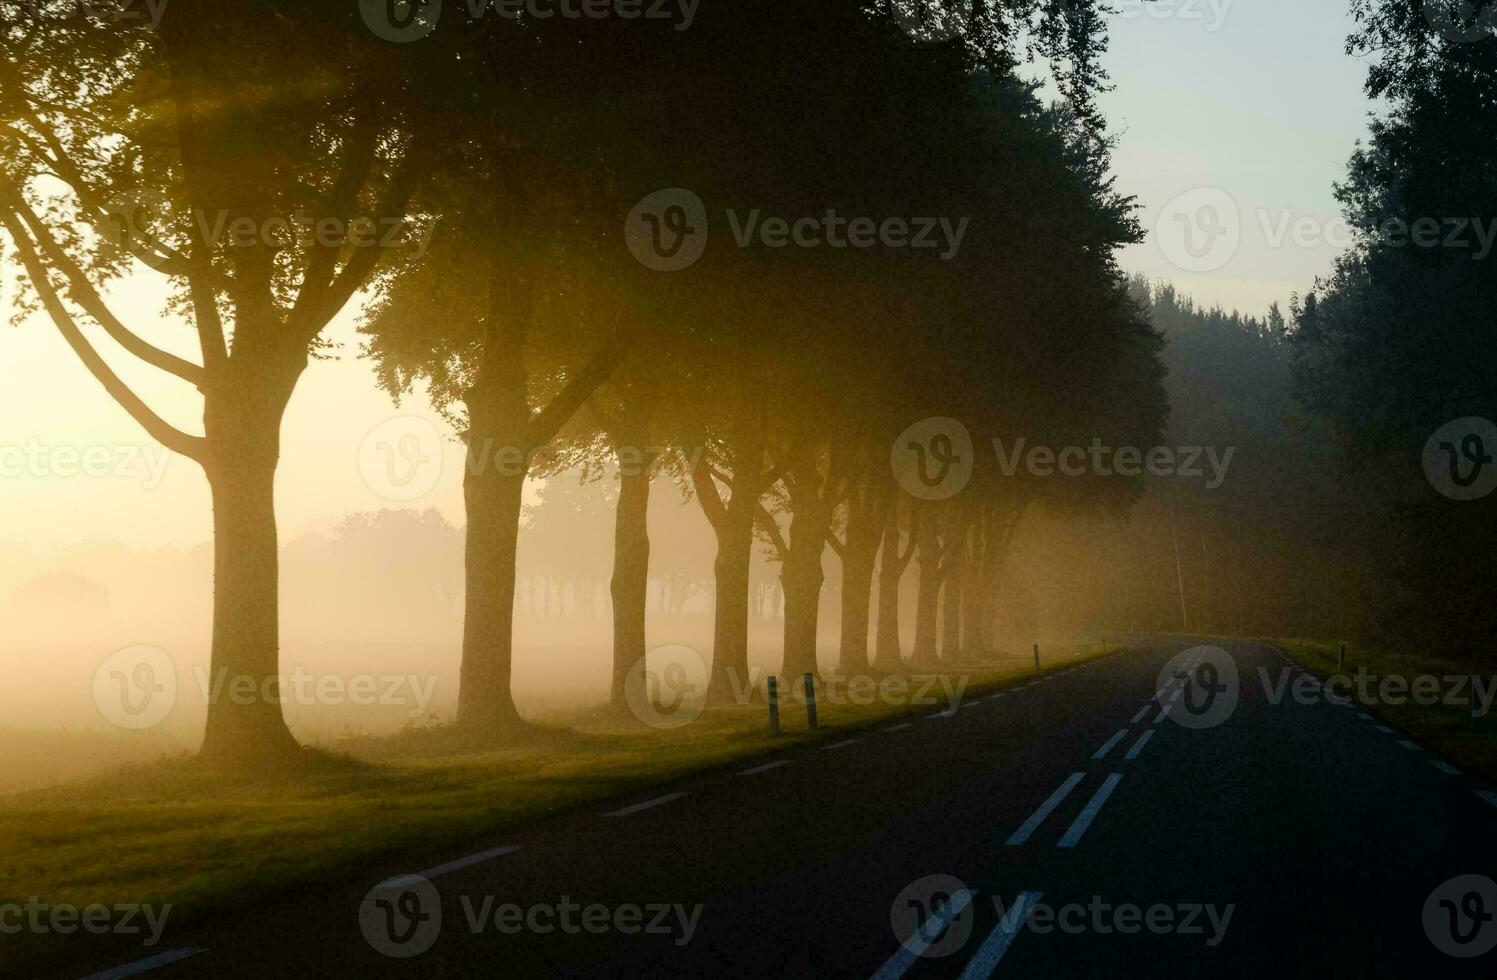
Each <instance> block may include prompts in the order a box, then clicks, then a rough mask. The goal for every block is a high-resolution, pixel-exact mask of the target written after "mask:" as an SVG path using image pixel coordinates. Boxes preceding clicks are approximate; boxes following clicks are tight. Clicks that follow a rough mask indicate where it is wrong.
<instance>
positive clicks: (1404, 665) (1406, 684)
mask: <svg viewBox="0 0 1497 980" xmlns="http://www.w3.org/2000/svg"><path fill="white" fill-rule="evenodd" d="M1263 642H1265V643H1272V644H1273V645H1274V646H1277V647H1278V648H1280V649H1281V650H1283V651H1284V652H1285V653H1287V654H1289V655H1290V656H1291V657H1293V658H1294V659H1295V660H1297V661H1299V663H1300V664H1301V665H1302V666H1303V667H1304V668H1305V669H1306V670H1308V671H1310V672H1311V673H1313V674H1315V675H1316V676H1318V677H1320V678H1321V679H1322V680H1323V681H1324V680H1329V679H1330V678H1332V677H1335V676H1337V675H1340V676H1342V677H1344V678H1346V680H1345V681H1342V682H1339V683H1338V684H1337V685H1336V688H1335V692H1336V693H1337V694H1349V695H1350V696H1351V697H1352V698H1353V699H1354V700H1356V701H1357V702H1358V703H1360V704H1362V705H1363V707H1364V708H1365V709H1366V710H1367V711H1368V712H1370V713H1372V714H1376V715H1379V716H1380V717H1382V718H1384V719H1385V720H1387V722H1388V723H1389V724H1390V725H1394V726H1396V727H1398V728H1400V729H1402V730H1403V731H1405V732H1408V733H1409V734H1410V735H1411V736H1413V737H1414V739H1415V740H1417V741H1418V742H1419V743H1420V744H1422V745H1424V746H1426V747H1428V748H1430V749H1431V750H1433V751H1435V752H1438V753H1440V754H1441V755H1443V756H1445V757H1446V758H1448V759H1449V760H1450V761H1451V762H1453V763H1454V764H1455V765H1456V766H1457V767H1458V768H1461V769H1464V770H1468V771H1470V772H1474V773H1479V774H1481V775H1482V776H1485V777H1486V778H1487V779H1490V780H1494V781H1497V714H1494V713H1490V712H1483V708H1482V703H1481V697H1480V695H1479V693H1477V692H1476V690H1475V687H1474V685H1473V684H1472V683H1471V678H1472V677H1479V678H1480V679H1481V683H1482V684H1483V685H1497V675H1492V674H1485V675H1482V674H1481V673H1480V672H1479V670H1478V669H1477V667H1476V666H1475V665H1473V664H1471V663H1469V662H1459V661H1455V660H1449V659H1442V658H1439V657H1433V656H1429V655H1425V654H1411V653H1402V652H1384V651H1377V650H1362V649H1356V648H1353V647H1352V646H1350V645H1348V647H1347V652H1346V660H1345V663H1344V664H1343V665H1342V666H1341V667H1340V668H1339V669H1338V668H1337V666H1336V657H1337V654H1338V652H1339V647H1340V644H1339V643H1327V642H1323V641H1318V640H1303V639H1289V638H1284V637H1266V638H1264V640H1263ZM1359 672H1360V673H1359ZM1359 677H1365V678H1366V680H1365V683H1364V684H1363V685H1362V689H1363V690H1365V691H1366V692H1368V696H1365V697H1364V696H1359V689H1358V680H1359ZM1420 677H1434V678H1437V679H1439V680H1438V684H1437V685H1436V688H1435V694H1434V696H1435V697H1436V698H1438V703H1436V704H1418V703H1416V702H1415V701H1414V699H1413V698H1412V697H1411V696H1410V693H1411V685H1412V684H1413V683H1414V682H1415V678H1420ZM1449 677H1460V678H1463V679H1464V680H1463V682H1462V683H1461V684H1460V687H1461V688H1462V690H1460V691H1455V685H1453V684H1452V683H1450V682H1448V681H1446V680H1445V678H1449ZM1384 678H1401V679H1402V683H1401V684H1399V683H1397V682H1394V683H1392V684H1390V688H1389V690H1390V691H1391V692H1393V693H1391V694H1384V693H1382V692H1381V691H1380V688H1381V685H1382V683H1383V680H1384ZM1493 689H1497V688H1493ZM1426 690H1428V685H1426ZM1453 691H1455V696H1453V697H1447V696H1448V695H1451V694H1452V692H1453ZM1473 695H1475V697H1474V698H1473ZM1286 696H1292V694H1290V695H1286ZM1424 699H1425V700H1428V696H1426V697H1425V698H1424ZM1447 700H1450V701H1453V702H1455V703H1450V704H1447V703H1445V702H1446V701H1447ZM1400 702H1401V703H1400Z"/></svg>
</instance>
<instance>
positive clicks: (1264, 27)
mask: <svg viewBox="0 0 1497 980" xmlns="http://www.w3.org/2000/svg"><path fill="white" fill-rule="evenodd" d="M1112 2H1113V6H1114V7H1116V8H1117V12H1116V13H1114V14H1112V15H1111V16H1110V24H1111V36H1112V41H1111V51H1110V53H1109V55H1108V58H1107V60H1106V65H1107V67H1108V70H1109V72H1110V74H1111V76H1112V82H1113V84H1114V85H1115V89H1114V91H1112V92H1111V93H1109V94H1107V95H1106V96H1105V97H1104V99H1103V102H1102V106H1103V110H1104V113H1105V115H1106V117H1107V118H1108V120H1109V121H1110V123H1111V125H1112V128H1113V131H1114V132H1115V133H1116V134H1117V137H1118V145H1117V148H1116V151H1115V158H1114V163H1115V171H1116V174H1117V178H1118V187H1119V188H1120V189H1121V190H1122V191H1124V192H1125V193H1128V194H1131V195H1134V196H1135V197H1136V198H1137V200H1138V204H1139V205H1140V210H1139V217H1140V221H1141V223H1142V224H1143V226H1144V228H1145V229H1146V231H1147V232H1148V238H1147V239H1146V240H1145V241H1144V242H1143V243H1141V244H1138V245H1134V246H1130V247H1129V248H1128V249H1126V250H1125V251H1124V252H1123V254H1122V256H1121V261H1122V264H1123V266H1124V268H1126V269H1128V270H1129V271H1136V272H1141V273H1144V274H1145V275H1147V276H1149V277H1151V278H1157V279H1165V280H1170V281H1173V282H1175V283H1176V284H1178V285H1179V286H1180V287H1181V288H1182V289H1183V290H1184V291H1185V292H1188V293H1190V294H1192V295H1194V296H1195V298H1196V299H1197V300H1198V301H1200V302H1203V303H1205V304H1207V305H1211V304H1220V305H1222V306H1223V307H1227V308H1233V307H1236V308H1240V309H1242V310H1244V311H1245V312H1251V313H1261V312H1263V311H1265V310H1266V309H1267V307H1268V305H1269V304H1270V303H1271V302H1274V301H1275V300H1277V301H1280V302H1286V301H1287V300H1288V298H1289V296H1290V295H1291V294H1292V293H1295V292H1299V293H1303V292H1304V291H1305V290H1306V289H1307V287H1309V286H1310V285H1311V284H1312V282H1313V280H1314V279H1315V277H1316V276H1319V275H1324V274H1325V273H1326V272H1327V271H1329V269H1330V264H1331V261H1332V259H1333V258H1334V256H1335V254H1336V253H1337V252H1338V251H1339V250H1340V249H1341V248H1342V247H1343V246H1344V238H1345V228H1344V225H1342V224H1341V223H1340V221H1339V219H1338V213H1337V208H1336V204H1335V200H1334V198H1333V196H1332V194H1333V188H1332V184H1333V182H1334V181H1336V180H1338V179H1339V178H1340V177H1341V176H1342V174H1343V173H1344V171H1345V164H1346V160H1347V157H1348V155H1349V154H1350V153H1351V151H1352V149H1353V147H1354V145H1355V143H1356V140H1357V139H1358V138H1360V137H1362V136H1363V135H1364V134H1365V132H1366V115H1367V111H1368V107H1369V106H1368V103H1367V101H1366V99H1365V98H1364V97H1363V95H1362V92H1361V85H1362V80H1363V76H1364V72H1365V66H1364V65H1363V64H1361V63H1360V62H1359V61H1357V60H1355V59H1352V58H1350V57H1348V56H1347V55H1346V54H1345V50H1344V47H1345V38H1346V35H1347V34H1348V33H1349V32H1350V30H1351V26H1352V25H1351V22H1350V19H1349V17H1348V16H1347V15H1346V12H1345V0H1156V2H1152V3H1142V2H1140V0H1112ZM16 274H17V270H16V269H15V268H14V267H4V268H0V309H3V310H4V311H5V315H6V316H7V317H8V316H9V314H10V312H11V300H12V299H13V297H14V295H15V278H16ZM153 276H154V274H152V273H147V274H145V275H143V276H141V277H140V279H139V281H136V280H131V281H129V282H127V283H122V284H120V285H119V286H117V287H116V288H115V289H114V290H113V292H112V294H111V301H112V304H113V305H114V308H115V310H116V312H117V313H119V314H121V318H122V319H123V320H124V321H125V322H126V323H127V324H131V325H134V326H137V327H138V328H139V329H140V332H142V333H143V334H145V335H146V336H147V338H148V339H150V340H151V341H152V342H154V343H157V344H158V345H160V346H164V347H168V348H169V349H171V350H173V351H175V352H177V353H180V354H182V355H184V356H192V355H193V354H194V347H195V341H194V337H193V334H192V331H191V330H190V329H189V328H188V327H187V325H186V324H185V323H183V322H182V321H180V320H173V319H171V318H168V317H164V316H163V315H162V314H161V310H162V300H161V294H160V293H159V292H157V291H155V290H154V289H153V288H152V285H151V278H152V277H153ZM356 318H357V308H356V305H355V306H351V307H350V308H349V309H347V310H345V311H343V313H342V314H341V315H340V316H339V317H338V318H337V319H336V320H335V321H334V323H333V324H332V325H331V327H330V328H329V330H328V332H327V336H328V337H329V338H330V339H331V340H332V341H334V343H335V344H336V348H335V351H334V353H335V355H336V359H334V360H326V361H318V362H314V363H313V364H312V366H311V367H310V369H309V370H308V371H307V372H306V374H305V375H304V377H303V378H302V380H301V383H300V385H299V387H298V389H297V393H296V396H295V397H294V398H293V400H292V402H291V405H290V408H289V410H288V412H287V416H286V423H285V427H284V430H283V434H282V444H283V450H282V456H281V467H280V473H279V476H278V482H277V515H278V520H279V524H280V528H281V531H282V536H283V539H289V538H291V537H294V536H295V535H297V534H300V533H304V532H312V531H318V530H325V529H327V528H328V527H330V526H331V525H332V524H333V523H335V522H336V521H337V519H338V518H339V517H341V516H342V515H343V514H346V513H349V512H352V511H359V510H373V509H378V508H381V507H420V508H426V507H435V508H437V509H438V510H439V511H441V512H442V513H443V514H444V515H445V516H446V517H447V518H448V519H449V520H450V521H452V522H453V523H454V524H461V523H463V517H462V462H463V456H462V448H461V446H460V445H458V444H457V443H456V442H455V441H454V440H453V439H452V437H451V434H450V430H449V429H448V428H447V427H446V426H445V425H444V424H443V423H442V422H441V421H440V419H438V418H437V417H436V415H435V414H434V413H433V412H432V410H431V406H430V404H429V403H428V402H427V401H426V399H424V398H423V397H421V396H420V395H419V393H418V394H417V395H416V396H415V397H412V398H409V399H407V400H406V402H405V403H403V404H402V405H400V406H395V405H393V404H392V402H391V400H390V398H389V396H388V395H386V394H385V393H383V392H381V391H379V390H378V389H376V388H375V387H374V384H373V375H372V373H371V371H370V369H369V365H368V364H367V363H366V362H364V361H362V360H360V359H359V357H358V352H359V344H358V339H357V337H356V335H355V332H354V326H355V322H356ZM111 361H112V363H114V364H115V365H116V366H117V368H118V369H119V370H120V373H121V374H123V375H124V376H125V377H126V378H127V379H128V380H131V381H134V382H137V383H136V390H137V391H138V392H140V394H141V395H142V396H143V397H144V398H145V399H146V400H147V402H148V403H150V404H152V405H153V406H155V407H156V408H157V410H158V411H159V412H160V413H161V414H163V415H164V416H166V417H167V418H169V419H171V420H173V421H175V422H176V423H177V424H179V425H180V426H182V427H184V428H187V429H189V430H190V431H201V409H200V405H199V400H198V398H197V396H196V392H194V391H193V390H192V389H191V388H190V387H189V386H186V385H183V384H180V383H176V382H172V381H167V380H162V379H161V378H160V377H159V375H156V374H155V373H154V372H152V371H151V370H150V369H144V370H131V368H130V366H129V364H128V362H127V361H126V360H125V359H123V358H119V357H111ZM210 537H211V509H210V502H209V498H208V490H207V485H206V482H205V480H204V479H203V476H202V473H201V471H200V470H199V469H198V467H197V466H196V464H194V463H193V462H191V461H190V460H186V459H180V458H172V457H170V456H169V455H167V454H164V451H163V450H161V449H160V448H159V447H155V446H153V444H152V442H151V440H150V439H149V438H148V437H147V436H146V435H145V434H144V433H143V432H141V431H140V430H139V428H138V427H137V426H136V425H135V423H134V422H133V421H132V420H131V419H130V418H129V417H128V416H126V415H125V413H124V412H123V411H122V410H121V409H119V408H118V407H117V406H116V405H115V404H114V402H113V401H112V400H111V399H110V398H109V396H108V395H106V394H105V393H104V391H103V390H102V389H101V388H100V387H99V385H98V384H97V383H96V382H94V381H93V379H92V378H91V377H90V376H89V375H88V373H87V372H86V370H85V369H84V368H83V366H82V365H81V364H80V363H79V362H78V360H77V358H76V357H75V356H74V355H73V354H72V352H71V351H70V350H68V348H67V347H66V345H65V344H64V343H63V341H62V338H61V337H60V336H59V335H58V333H57V331H56V330H55V329H54V328H53V327H52V325H51V324H50V323H49V322H48V321H47V320H46V319H45V317H42V316H33V317H31V318H29V319H27V320H26V321H24V322H22V323H21V324H20V325H19V326H18V327H16V328H10V327H6V326H3V325H0V542H19V543H23V544H26V545H29V546H31V547H33V548H36V549H39V550H52V549H58V548H63V547H66V546H67V545H69V544H72V543H76V542H80V541H86V540H107V539H114V540H119V541H123V542H124V543H126V544H128V545H130V546H132V547H139V548H159V547H177V548H189V547H193V546H195V545H198V544H201V543H203V542H205V541H208V540H209V539H210Z"/></svg>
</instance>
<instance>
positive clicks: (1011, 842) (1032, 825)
mask: <svg viewBox="0 0 1497 980" xmlns="http://www.w3.org/2000/svg"><path fill="white" fill-rule="evenodd" d="M1085 778H1086V773H1084V772H1075V773H1072V774H1071V775H1070V776H1069V777H1068V778H1067V779H1066V781H1065V782H1063V783H1061V784H1060V788H1059V789H1057V790H1056V791H1055V792H1054V793H1051V794H1050V798H1049V799H1048V800H1046V801H1045V802H1043V803H1041V804H1040V805H1039V809H1037V810H1035V811H1034V812H1033V813H1031V814H1030V815H1029V819H1028V820H1026V821H1024V823H1023V824H1022V825H1021V826H1020V827H1019V829H1018V830H1016V831H1014V832H1013V834H1012V835H1011V836H1010V837H1009V839H1008V840H1007V841H1005V842H1004V844H1005V845H1006V846H1008V847H1018V846H1019V845H1021V844H1023V843H1024V842H1025V841H1027V840H1029V838H1030V836H1031V835H1033V834H1034V832H1035V831H1036V830H1038V829H1039V827H1040V824H1042V823H1044V822H1045V818H1046V817H1048V816H1050V814H1051V813H1054V812H1055V808H1056V807H1058V806H1060V801H1061V800H1064V799H1065V798H1066V796H1067V795H1069V794H1070V792H1071V790H1073V789H1075V788H1076V784H1077V783H1079V782H1081V781H1082V780H1083V779H1085Z"/></svg>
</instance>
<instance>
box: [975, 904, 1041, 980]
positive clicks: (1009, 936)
mask: <svg viewBox="0 0 1497 980" xmlns="http://www.w3.org/2000/svg"><path fill="white" fill-rule="evenodd" d="M1042 896H1043V893H1042V892H1020V893H1019V897H1018V898H1016V899H1014V904H1013V906H1012V907H1010V908H1009V910H1008V911H1007V912H1005V913H1004V914H1003V918H1002V919H1000V920H998V924H997V925H996V926H994V927H993V931H992V932H990V933H988V938H987V939H984V940H983V943H982V945H981V946H980V947H978V950H977V952H976V954H974V955H973V957H972V959H971V961H970V962H969V963H968V964H967V968H966V969H965V970H963V971H962V975H961V977H960V978H959V980H988V977H991V976H992V975H993V974H994V972H996V971H997V969H998V964H999V962H1000V961H1002V959H1003V954H1004V953H1007V952H1008V948H1009V947H1010V946H1012V945H1013V943H1014V937H1015V936H1017V935H1018V934H1019V928H1020V927H1021V926H1022V925H1023V924H1024V920H1025V919H1027V918H1028V917H1029V910H1030V909H1032V908H1034V907H1035V906H1036V905H1038V904H1039V901H1040V898H1041V897H1042Z"/></svg>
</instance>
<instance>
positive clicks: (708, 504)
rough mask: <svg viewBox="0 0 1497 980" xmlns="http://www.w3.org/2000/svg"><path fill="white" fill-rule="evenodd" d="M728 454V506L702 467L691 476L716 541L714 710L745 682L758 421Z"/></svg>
mask: <svg viewBox="0 0 1497 980" xmlns="http://www.w3.org/2000/svg"><path fill="white" fill-rule="evenodd" d="M728 448H729V455H730V465H731V466H732V469H733V473H732V479H733V485H732V489H731V494H730V496H729V498H728V500H727V501H726V503H724V502H723V500H722V499H721V497H720V496H719V494H718V491H717V487H716V484H715V483H714V482H713V479H712V477H711V476H709V475H707V470H706V468H705V464H699V466H698V467H697V469H695V470H693V471H692V480H693V483H694V484H695V486H696V490H697V500H698V502H699V503H700V504H701V505H702V509H703V511H704V512H705V513H706V515H707V518H708V520H709V522H710V523H711V524H712V530H713V533H714V534H715V535H716V536H717V557H716V559H715V560H714V561H713V563H712V572H713V577H714V582H715V592H714V595H713V611H712V674H711V679H710V680H709V681H708V683H707V700H708V702H709V703H712V704H726V703H730V702H732V701H733V699H734V697H735V696H736V695H737V693H738V692H739V691H741V690H743V689H744V688H745V687H746V686H747V685H748V682H749V671H748V618H749V617H748V613H749V563H750V561H752V559H753V555H754V518H755V516H756V515H757V513H758V510H759V498H760V496H762V494H763V491H764V486H763V480H764V475H763V467H764V427H763V422H762V419H761V420H760V421H759V422H758V423H757V424H754V423H750V424H748V425H745V426H742V427H741V428H740V430H739V431H738V432H736V433H735V434H734V437H733V442H732V444H731V445H730V446H729V447H728Z"/></svg>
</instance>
